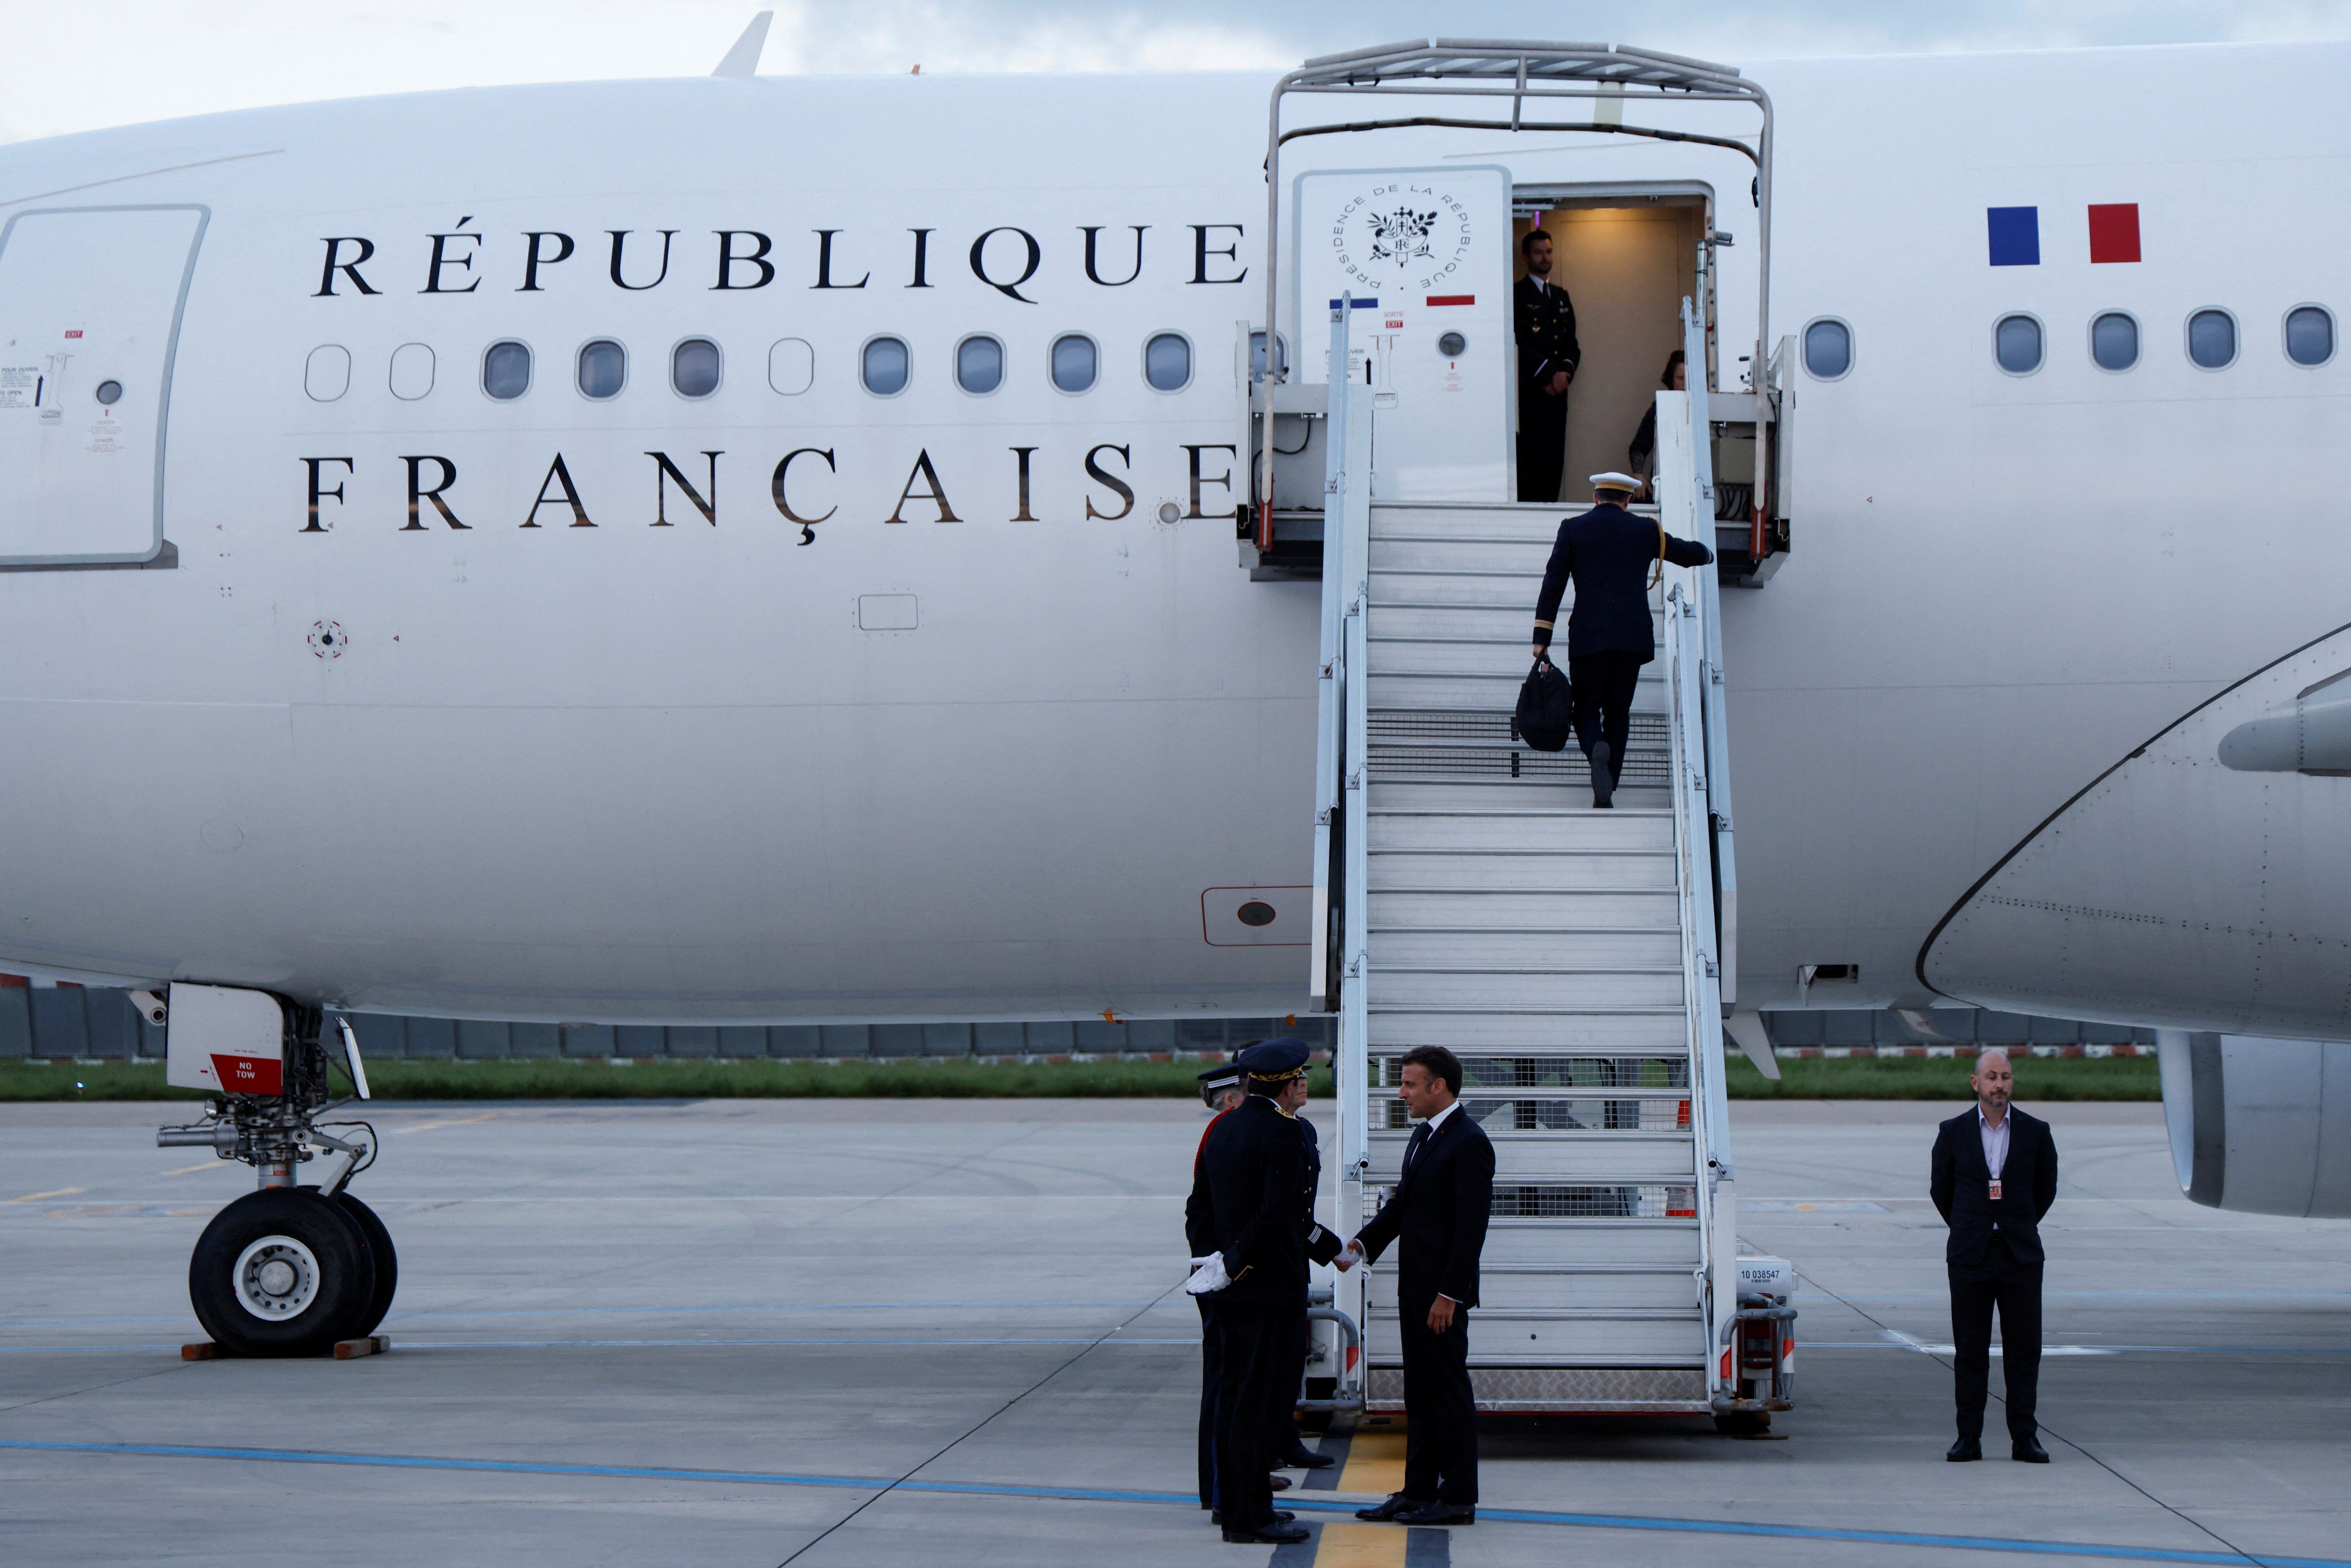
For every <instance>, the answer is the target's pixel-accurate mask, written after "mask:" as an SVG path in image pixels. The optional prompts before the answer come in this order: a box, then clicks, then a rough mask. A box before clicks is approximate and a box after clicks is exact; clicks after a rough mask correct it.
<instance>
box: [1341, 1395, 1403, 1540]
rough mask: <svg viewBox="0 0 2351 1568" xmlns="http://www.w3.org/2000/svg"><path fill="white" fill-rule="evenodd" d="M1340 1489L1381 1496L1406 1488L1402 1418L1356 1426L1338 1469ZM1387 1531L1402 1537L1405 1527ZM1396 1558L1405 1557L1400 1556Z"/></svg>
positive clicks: (1390, 1528) (1391, 1528)
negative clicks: (1389, 1423)
mask: <svg viewBox="0 0 2351 1568" xmlns="http://www.w3.org/2000/svg"><path fill="white" fill-rule="evenodd" d="M1339 1490H1341V1491H1352V1492H1375V1493H1377V1494H1378V1495H1379V1496H1381V1497H1385V1496H1387V1495H1388V1494H1389V1493H1390V1492H1399V1491H1402V1490H1404V1422H1403V1421H1402V1420H1398V1421H1397V1422H1396V1423H1395V1425H1394V1426H1390V1427H1356V1428H1355V1436H1354V1438H1353V1441H1351V1442H1350V1443H1349V1444H1348V1445H1347V1467H1346V1469H1343V1470H1341V1471H1340V1472H1339ZM1386 1533H1388V1534H1391V1535H1394V1536H1395V1537H1396V1538H1397V1539H1398V1540H1399V1541H1401V1540H1402V1539H1403V1538H1404V1531H1400V1530H1396V1529H1395V1528H1393V1527H1387V1528H1386ZM1398 1550H1399V1551H1401V1550H1402V1549H1401V1548H1399V1549H1398ZM1396 1561H1397V1562H1399V1563H1401V1562H1403V1561H1404V1559H1403V1558H1402V1557H1401V1556H1399V1557H1398V1558H1396Z"/></svg>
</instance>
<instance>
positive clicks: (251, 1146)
mask: <svg viewBox="0 0 2351 1568" xmlns="http://www.w3.org/2000/svg"><path fill="white" fill-rule="evenodd" d="M321 1021H322V1020H321V1016H320V1014H319V1011H318V1009H315V1008H305V1007H300V1006H298V1005H296V1004H293V1003H290V1002H286V1001H283V1000H281V999H280V998H277V997H274V996H271V995H269V994H268V993H266V992H263V991H247V990H237V989H233V988H225V987H218V986H185V985H175V986H173V987H172V1000H171V1004H170V1008H169V1009H168V1021H167V1023H166V1025H165V1037H164V1038H165V1050H166V1053H167V1056H168V1059H169V1067H168V1071H167V1074H166V1076H167V1077H168V1079H169V1081H170V1082H172V1083H174V1084H183V1085H186V1086H188V1087H194V1088H217V1089H221V1090H224V1091H226V1092H225V1096H224V1098H222V1099H221V1100H219V1101H216V1102H214V1104H213V1106H212V1109H211V1112H210V1113H209V1114H208V1115H207V1116H206V1117H205V1118H204V1120H203V1121H201V1122H197V1123H193V1124H190V1125H187V1126H183V1127H165V1128H163V1129H162V1131H160V1132H159V1133H157V1134H156V1138H155V1141H156V1142H157V1143H158V1144H161V1145H164V1146H166V1147H173V1146H191V1147H206V1148H210V1149H212V1150H213V1151H214V1153H216V1154H218V1155H220V1156H221V1157H222V1158H224V1159H240V1160H244V1161H246V1163H247V1164H249V1165H251V1166H254V1167H255V1168H256V1171H257V1173H258V1176H259V1182H260V1186H259V1189H258V1190H256V1191H254V1192H249V1193H247V1194H246V1195H245V1196H244V1197H240V1198H238V1199H237V1200H236V1201H235V1203H232V1204H230V1205H229V1206H228V1207H226V1208H224V1209H222V1210H221V1211H220V1213H218V1214H216V1215H214V1217H213V1221H212V1223H211V1224H210V1225H207V1226H206V1227H204V1235H203V1236H202V1237H200V1238H199V1239H197V1241H196V1249H195V1252H194V1254H193V1256H192V1257H191V1258H190V1259H189V1260H188V1299H189V1301H190V1303H191V1304H192V1305H193V1307H194V1308H195V1312H196V1321H197V1322H200V1323H202V1324H203V1325H204V1332H205V1333H208V1334H210V1335H211V1336H212V1338H213V1343H214V1344H216V1345H218V1346H219V1347H220V1349H221V1350H222V1351H223V1352H225V1353H226V1354H230V1355H239V1356H292V1355H322V1354H326V1353H327V1352H328V1351H329V1350H330V1349H332V1348H333V1347H334V1345H335V1344H336V1343H338V1342H340V1341H343V1340H352V1339H361V1338H364V1337H366V1336H367V1335H368V1334H370V1333H373V1332H374V1330H375V1328H376V1325H377V1324H379V1323H381V1322H383V1317H384V1314H385V1313H386V1312H389V1311H391V1310H392V1292H393V1291H394V1290H395V1289H396V1288H397V1286H398V1283H399V1279H400V1263H399V1259H398V1258H397V1256H396V1255H395V1254H394V1252H393V1250H392V1234H391V1232H390V1231H388V1230H386V1229H385V1228H384V1224H383V1221H382V1220H381V1219H380V1218H377V1217H376V1213H375V1211H374V1210H373V1209H371V1208H370V1207H368V1206H367V1205H366V1204H364V1203H361V1202H360V1200H359V1199H358V1198H356V1197H352V1196H351V1195H350V1193H348V1192H346V1191H344V1190H343V1186H344V1184H345V1183H347V1182H349V1181H350V1178H351V1177H352V1176H356V1175H357V1174H359V1172H360V1171H362V1170H364V1169H366V1168H367V1167H368V1166H369V1165H371V1164H372V1163H373V1162H374V1159H375V1134H374V1130H373V1129H372V1128H371V1127H369V1126H368V1125H367V1124H366V1123H364V1122H354V1123H348V1124H339V1123H328V1124H325V1125H327V1126H333V1127H336V1128H337V1129H338V1130H339V1131H341V1130H348V1131H350V1132H351V1133H353V1134H360V1136H361V1138H362V1141H357V1142H354V1141H351V1140H350V1139H348V1138H343V1137H337V1136H334V1135H331V1134H328V1133H326V1132H324V1131H322V1130H321V1126H320V1124H319V1120H318V1118H319V1115H320V1114H321V1113H325V1112H327V1111H329V1110H332V1109H333V1108H334V1107H335V1106H336V1105H338V1104H341V1103H344V1102H342V1101H337V1100H332V1099H330V1090H329V1083H328V1060H327V1054H326V1051H325V1050H324V1049H323V1048H322V1046H321V1044H320V1042H319V1025H320V1023H321ZM342 1034H343V1045H344V1060H345V1063H346V1065H347V1066H348V1067H349V1068H350V1072H351V1079H352V1085H353V1087H354V1088H355V1089H356V1090H357V1091H358V1093H359V1097H360V1098H361V1099H365V1098H366V1097H367V1074H366V1069H365V1068H364V1067H363V1066H362V1065H361V1064H360V1059H359V1051H358V1048H357V1045H356V1043H355V1042H354V1041H353V1040H351V1038H350V1029H349V1028H348V1026H346V1027H345V1028H344V1030H343V1031H342ZM319 1154H332V1155H343V1156H345V1159H344V1163H343V1166H342V1167H341V1169H340V1171H339V1172H338V1173H337V1174H336V1176H334V1179H333V1180H332V1181H330V1182H329V1183H328V1184H327V1186H325V1187H324V1188H323V1189H321V1188H320V1187H318V1186H297V1185H296V1184H295V1181H294V1173H295V1170H296V1168H297V1167H298V1166H300V1165H301V1164H302V1163H303V1162H305V1161H308V1160H309V1159H312V1158H314V1157H316V1155H319Z"/></svg>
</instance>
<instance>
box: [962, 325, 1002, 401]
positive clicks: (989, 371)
mask: <svg viewBox="0 0 2351 1568" xmlns="http://www.w3.org/2000/svg"><path fill="white" fill-rule="evenodd" d="M1003 384H1004V345H1003V344H1001V343H999V342H998V341H997V340H995V339H993V338H990V337H987V336H984V335H983V336H976V337H970V338H966V339H965V340H963V341H962V342H960V343H957V344H956V385H957V386H959V387H961V388H963V390H964V391H966V392H970V393H972V394H973V395H974V396H977V397H985V396H987V394H988V393H989V392H994V391H995V390H996V389H997V388H998V387H1000V386H1002V385H1003Z"/></svg>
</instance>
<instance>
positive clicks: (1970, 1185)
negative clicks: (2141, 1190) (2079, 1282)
mask: <svg viewBox="0 0 2351 1568" xmlns="http://www.w3.org/2000/svg"><path fill="white" fill-rule="evenodd" d="M1969 1082H1970V1083H1972V1084H1973V1085H1974V1086H1975V1092H1976V1103H1975V1108H1974V1109H1973V1110H1970V1111H1963V1112H1961V1113H1959V1115H1956V1116H1954V1117H1952V1118H1951V1119H1950V1120H1949V1121H1948V1122H1946V1123H1944V1124H1943V1125H1942V1128H1941V1130H1940V1131H1939V1132H1938V1133H1937V1134H1936V1135H1935V1158H1934V1167H1933V1172H1932V1175H1931V1176H1929V1178H1928V1188H1927V1190H1928V1194H1929V1195H1930V1196H1932V1197H1933V1198H1934V1200H1935V1207H1937V1208H1938V1209H1939V1210H1941V1211H1942V1216H1943V1220H1944V1223H1946V1224H1948V1225H1949V1227H1950V1228H1951V1237H1950V1240H1949V1242H1948V1243H1947V1244H1946V1245H1945V1246H1944V1249H1943V1261H1944V1266H1945V1267H1946V1268H1947V1269H1949V1271H1950V1276H1951V1345H1952V1350H1953V1352H1954V1354H1953V1355H1952V1358H1951V1381H1952V1385H1953V1388H1954V1391H1955V1393H1956V1396H1957V1398H1958V1403H1959V1441H1958V1442H1956V1443H1953V1444H1952V1445H1951V1447H1950V1451H1949V1453H1946V1454H1945V1455H1944V1456H1943V1458H1947V1459H1949V1460H1950V1461H1952V1462H1953V1463H1954V1464H1957V1463H1961V1462H1963V1461H1965V1460H1969V1459H1980V1458H1983V1423H1984V1404H1985V1400H1986V1396H1987V1395H1988V1394H1989V1392H1990V1384H1991V1314H1992V1309H1993V1308H1994V1307H1998V1308H1999V1309H2000V1342H2001V1375H2002V1377H2003V1379H2004V1380H2005V1382H2006V1383H2007V1385H2008V1439H2009V1458H2012V1459H2018V1460H2021V1461H2022V1462H2023V1463H2026V1464H2032V1465H2045V1464H2047V1463H2048V1462H2049V1454H2048V1451H2047V1450H2046V1449H2044V1448H2042V1446H2041V1438H2040V1436H2039V1433H2040V1427H2039V1425H2038V1423H2037V1422H2036V1421H2035V1420H2034V1418H2033V1404H2034V1396H2035V1395H2036V1394H2037V1392H2038V1391H2039V1387H2040V1382H2041V1269H2042V1263H2043V1258H2042V1251H2041V1218H2042V1216H2043V1215H2045V1214H2047V1213H2048V1212H2049V1206H2050V1205H2051V1204H2052V1203H2053V1202H2055V1201H2056V1199H2057V1145H2056V1142H2055V1140H2053V1138H2051V1137H2050V1136H2049V1124H2048V1123H2046V1122H2044V1121H2043V1120H2041V1118H2039V1117H2038V1116H2028V1115H2026V1114H2025V1113H2023V1112H2022V1111H2019V1110H2017V1109H2016V1108H2015V1107H2014V1106H2012V1105H2011V1104H2010V1103H2009V1098H2010V1096H2011V1094H2012V1093H2014V1092H2015V1089H2016V1071H2015V1069H2013V1068H2011V1066H2010V1065H2009V1062H2008V1053H2007V1052H2006V1051H1985V1052H1984V1053H1983V1054H1982V1055H1980V1056H1979V1057H1977V1058H1976V1070H1975V1073H1974V1075H1973V1076H1972V1077H1971V1078H1970V1080H1969Z"/></svg>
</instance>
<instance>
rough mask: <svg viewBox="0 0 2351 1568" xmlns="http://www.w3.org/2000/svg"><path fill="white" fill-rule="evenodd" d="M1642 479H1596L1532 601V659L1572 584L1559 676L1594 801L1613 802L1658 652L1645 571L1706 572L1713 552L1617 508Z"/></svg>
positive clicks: (1543, 648) (1544, 647)
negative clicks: (1588, 504)
mask: <svg viewBox="0 0 2351 1568" xmlns="http://www.w3.org/2000/svg"><path fill="white" fill-rule="evenodd" d="M1640 487H1641V482H1640V481H1639V480H1638V479H1635V478H1634V477H1633V476H1631V475H1630V474H1614V473H1612V474H1594V475H1593V476H1592V510H1590V511H1588V512H1584V513H1582V514H1581V515H1579V516H1576V517H1570V518H1568V519H1567V520H1566V521H1565V522H1562V523H1561V524H1560V525H1559V538H1558V539H1557V540H1556V541H1555V542H1554V543H1553V544H1552V547H1551V563H1550V564H1549V565H1548V566H1546V567H1544V569H1543V580H1542V592H1541V594H1539V595H1537V596H1536V599H1535V657H1536V658H1538V659H1541V658H1545V657H1547V656H1548V655H1549V654H1550V652H1551V633H1552V622H1553V620H1555V619H1556V618H1557V617H1558V615H1559V601H1560V600H1561V598H1562V596H1564V595H1565V594H1566V592H1567V584H1568V580H1569V579H1571V578H1573V580H1574V581H1575V608H1574V609H1573V610H1572V611H1571V612H1569V613H1568V617H1567V679H1568V685H1570V686H1571V687H1572V688H1573V690H1574V693H1575V738H1576V743H1577V744H1578V745H1580V746H1582V747H1583V755H1584V756H1585V757H1587V758H1590V759H1591V762H1592V803H1593V805H1594V806H1602V807H1606V806H1613V805H1614V803H1615V802H1614V795H1615V792H1616V780H1617V779H1618V777H1619V776H1620V775H1622V774H1623V773H1624V771H1625V737H1626V736H1627V735H1628V734H1629V733H1630V732H1631V730H1632V727H1633V693H1634V690H1635V686H1636V685H1638V683H1639V681H1640V678H1641V666H1642V665H1644V664H1647V663H1649V662H1650V661H1651V660H1652V659H1655V658H1656V656H1657V633H1656V628H1655V627H1654V626H1652V625H1651V624H1650V622H1649V574H1650V570H1651V569H1652V568H1656V567H1657V566H1658V563H1660V562H1662V561H1671V562H1673V563H1674V564H1675V565H1676V566H1704V565H1706V564H1707V563H1708V562H1709V561H1711V560H1713V559H1714V552H1713V551H1712V550H1710V549H1707V548H1706V546H1704V545H1702V544H1698V543H1697V542H1695V541H1693V540H1690V539H1677V538H1674V537H1673V536H1672V535H1670V534H1668V533H1667V532H1666V530H1665V528H1664V526H1663V525H1662V524H1659V523H1655V522H1651V521H1650V520H1649V519H1647V518H1646V517H1635V516H1634V515H1633V514H1632V513H1631V512H1629V511H1627V510H1626V509H1625V508H1626V507H1629V506H1630V505H1631V504H1632V500H1633V492H1634V491H1635V490H1637V489H1639V488H1640Z"/></svg>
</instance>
